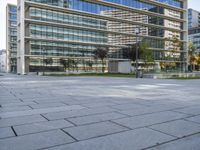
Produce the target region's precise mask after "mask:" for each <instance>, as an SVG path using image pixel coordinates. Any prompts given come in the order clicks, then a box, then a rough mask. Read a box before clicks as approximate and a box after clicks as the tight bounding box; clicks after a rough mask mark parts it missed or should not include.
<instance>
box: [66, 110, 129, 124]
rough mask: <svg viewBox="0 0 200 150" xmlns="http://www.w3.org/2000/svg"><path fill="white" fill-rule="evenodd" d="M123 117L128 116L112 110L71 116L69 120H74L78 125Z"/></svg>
mask: <svg viewBox="0 0 200 150" xmlns="http://www.w3.org/2000/svg"><path fill="white" fill-rule="evenodd" d="M123 117H126V116H125V115H122V114H119V113H116V112H111V113H104V114H97V115H89V116H83V117H75V118H69V119H68V120H69V121H71V122H73V123H74V124H76V125H83V124H89V123H95V122H101V121H107V120H112V119H118V118H123Z"/></svg>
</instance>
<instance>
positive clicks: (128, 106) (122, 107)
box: [111, 103, 147, 110]
mask: <svg viewBox="0 0 200 150" xmlns="http://www.w3.org/2000/svg"><path fill="white" fill-rule="evenodd" d="M111 107H112V108H116V109H118V110H127V109H145V108H147V106H144V105H140V104H133V103H129V104H121V105H115V106H111Z"/></svg>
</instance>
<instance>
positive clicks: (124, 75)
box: [45, 73, 135, 78]
mask: <svg viewBox="0 0 200 150" xmlns="http://www.w3.org/2000/svg"><path fill="white" fill-rule="evenodd" d="M45 76H55V77H66V76H67V77H91V76H93V77H124V78H134V77H135V75H134V74H128V73H127V74H126V73H81V74H49V75H45Z"/></svg>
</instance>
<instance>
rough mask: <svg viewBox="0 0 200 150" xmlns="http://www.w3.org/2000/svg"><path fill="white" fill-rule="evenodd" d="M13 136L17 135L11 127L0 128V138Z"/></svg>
mask: <svg viewBox="0 0 200 150" xmlns="http://www.w3.org/2000/svg"><path fill="white" fill-rule="evenodd" d="M12 136H15V134H14V132H13V131H12V129H11V128H10V127H6V128H0V139H1V138H8V137H12Z"/></svg>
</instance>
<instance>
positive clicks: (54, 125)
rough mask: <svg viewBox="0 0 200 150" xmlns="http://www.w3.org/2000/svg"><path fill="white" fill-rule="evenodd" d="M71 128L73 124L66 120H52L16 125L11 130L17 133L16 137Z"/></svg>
mask: <svg viewBox="0 0 200 150" xmlns="http://www.w3.org/2000/svg"><path fill="white" fill-rule="evenodd" d="M72 126H73V124H71V123H69V122H68V121H66V120H54V121H45V122H38V123H33V124H25V125H18V126H14V127H13V128H14V130H15V132H16V133H17V135H24V134H29V133H36V132H42V131H48V130H53V129H62V128H66V127H72Z"/></svg>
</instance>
